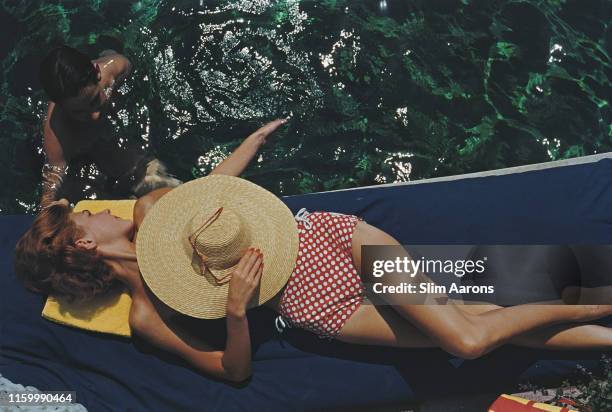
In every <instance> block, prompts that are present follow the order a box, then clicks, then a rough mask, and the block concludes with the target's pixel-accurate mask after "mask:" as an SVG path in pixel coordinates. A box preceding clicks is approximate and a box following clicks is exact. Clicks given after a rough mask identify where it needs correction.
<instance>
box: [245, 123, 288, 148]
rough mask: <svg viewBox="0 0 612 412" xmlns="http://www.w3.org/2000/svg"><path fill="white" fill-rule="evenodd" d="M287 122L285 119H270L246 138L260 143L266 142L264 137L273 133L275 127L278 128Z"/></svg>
mask: <svg viewBox="0 0 612 412" xmlns="http://www.w3.org/2000/svg"><path fill="white" fill-rule="evenodd" d="M285 123H287V119H276V120H272V121H271V122H269V123H266V124H265V125H263V126H262V127H260V128H259V129H257V130H256V131H255V132H254V133H253V134H251V135H250V136H249V137H248V138H247V139H254V140H256V141H257V143H259V144H260V145H262V144H265V143H266V138H267V137H268V136H269V135H271V134H272V133H274V131H275V130H276V129H278V128H279V127H280V126H281V125H283V124H285Z"/></svg>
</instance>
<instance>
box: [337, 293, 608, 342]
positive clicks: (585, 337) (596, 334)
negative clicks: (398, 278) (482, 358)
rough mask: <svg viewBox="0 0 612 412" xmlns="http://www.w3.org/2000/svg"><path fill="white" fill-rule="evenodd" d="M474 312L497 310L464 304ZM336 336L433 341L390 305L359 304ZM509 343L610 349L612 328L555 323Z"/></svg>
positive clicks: (344, 339)
mask: <svg viewBox="0 0 612 412" xmlns="http://www.w3.org/2000/svg"><path fill="white" fill-rule="evenodd" d="M463 308H464V309H465V310H466V311H468V312H470V313H472V314H473V315H478V314H480V313H484V312H488V311H491V310H495V309H499V306H496V305H465V306H464V307H463ZM336 339H338V340H340V341H342V342H346V343H355V344H361V345H381V346H393V347H401V348H432V347H436V346H437V345H436V344H435V342H434V341H433V340H432V339H431V338H429V337H428V336H427V335H425V334H424V333H423V332H421V331H420V330H419V329H417V328H416V327H415V326H414V325H413V324H411V323H410V321H408V320H406V319H405V318H403V317H402V316H401V315H400V314H399V313H397V312H396V311H395V310H393V309H392V308H391V307H389V306H374V305H369V304H362V305H361V306H360V307H359V309H357V310H356V311H355V313H353V315H351V317H350V318H349V320H348V321H347V322H346V323H345V325H344V327H343V328H342V329H341V330H340V333H339V334H338V336H337V337H336ZM508 343H511V344H514V345H518V346H526V347H532V348H544V349H552V350H575V349H610V348H612V328H607V327H604V326H598V325H556V326H549V327H544V328H540V329H536V330H533V331H530V332H526V333H524V334H522V335H519V336H516V337H514V338H512V339H510V340H509V342H508Z"/></svg>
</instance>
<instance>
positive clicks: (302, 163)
mask: <svg viewBox="0 0 612 412" xmlns="http://www.w3.org/2000/svg"><path fill="white" fill-rule="evenodd" d="M611 20H612V2H610V1H604V0H573V1H570V0H531V1H509V0H487V1H484V0H480V1H474V0H456V1H451V0H447V1H442V0H438V1H409V0H403V1H400V0H386V1H384V0H383V1H379V0H375V1H369V0H368V1H340V0H326V1H278V2H275V1H264V0H259V1H233V2H225V1H219V2H211V1H202V2H200V1H153V0H144V1H138V2H135V1H123V0H121V1H118V0H90V1H76V0H73V1H55V2H52V1H45V2H43V1H4V2H2V6H0V34H1V38H0V58H1V62H2V70H1V72H2V91H1V95H0V104H1V108H0V126H1V127H0V147H1V150H0V162H1V164H2V165H4V171H3V175H2V188H1V190H2V192H1V198H0V213H23V212H26V211H32V210H33V208H34V205H35V203H36V201H37V199H38V190H39V189H38V185H39V181H40V168H41V166H42V157H41V155H40V145H41V141H40V135H41V131H40V123H41V121H42V117H43V113H44V111H45V109H46V101H45V99H44V95H43V93H42V92H41V91H40V89H39V85H38V82H37V80H36V75H37V70H38V62H39V61H40V59H41V58H42V57H43V56H44V54H45V53H46V52H47V51H48V50H49V49H50V48H51V47H52V46H53V45H55V44H58V43H62V42H63V43H66V44H69V45H71V46H73V47H77V48H80V49H81V50H83V51H86V52H87V53H88V54H90V55H91V56H92V58H93V57H95V56H96V55H97V53H99V52H100V51H101V50H104V49H106V48H114V49H117V50H119V51H122V52H123V53H124V54H125V55H126V56H128V57H129V58H130V59H131V60H132V62H133V64H134V73H133V75H132V76H131V77H130V79H129V80H128V81H127V83H126V84H125V86H124V87H123V88H122V89H121V90H120V95H119V96H118V99H117V101H116V107H117V112H116V113H115V114H114V115H113V116H114V118H113V120H114V122H115V131H116V134H117V136H116V138H117V141H118V144H135V145H145V146H148V147H149V149H150V150H151V151H153V152H155V153H156V154H157V156H158V157H160V158H161V159H162V160H164V161H166V163H167V164H168V165H169V168H170V171H171V172H172V173H174V174H176V175H177V176H178V177H179V178H181V179H183V180H188V179H192V178H194V177H199V176H202V175H205V174H206V173H208V172H209V171H210V170H211V169H212V167H213V166H214V164H215V163H216V162H218V161H219V160H220V159H222V158H223V157H224V156H226V155H227V153H229V151H231V150H232V149H233V148H234V147H235V146H236V145H237V144H238V143H239V142H240V141H241V139H242V138H243V137H245V136H246V135H247V134H249V133H250V132H251V131H253V130H255V129H256V128H257V127H258V126H259V125H260V124H262V123H263V122H265V121H267V120H271V119H273V118H275V117H278V116H286V115H289V116H290V117H291V120H290V122H289V123H288V126H286V127H285V128H284V129H283V130H282V131H281V132H280V133H277V134H276V135H274V136H273V137H272V138H271V139H269V141H268V144H267V145H266V147H265V149H264V150H263V151H262V152H261V156H260V157H259V159H258V161H257V160H256V161H255V162H254V164H253V166H252V167H251V168H249V170H248V172H247V173H246V176H247V177H248V178H250V179H252V180H254V181H255V182H257V183H259V184H261V185H263V186H264V187H266V188H268V189H270V190H272V191H273V192H275V193H277V194H279V195H280V194H297V193H307V192H312V191H321V190H331V189H339V188H347V187H355V186H361V185H369V184H376V183H385V182H386V183H389V182H398V181H406V180H410V179H412V180H415V179H421V178H427V177H435V176H444V175H451V174H457V173H466V172H473V171H481V170H487V169H494V168H500V167H506V166H515V165H521V164H527V163H534V162H543V161H549V160H555V159H562V158H569V157H575V156H581V155H587V154H593V153H601V152H605V151H610V150H612V115H611V113H612V109H611V108H610V102H611V101H612V96H611V90H612V88H611V80H612V60H611V58H610V56H611V55H612V52H611V48H612V31H611V28H610V21H611ZM126 142H127V143H126ZM83 176H85V179H88V181H90V182H91V184H90V185H89V186H90V187H89V188H88V189H87V190H86V191H85V193H84V195H83V196H84V197H94V196H97V195H99V192H98V189H99V187H100V185H101V183H100V180H101V179H102V178H100V177H99V176H97V175H96V170H95V167H88V168H85V169H84V170H83Z"/></svg>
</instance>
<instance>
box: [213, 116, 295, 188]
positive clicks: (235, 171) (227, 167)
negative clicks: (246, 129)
mask: <svg viewBox="0 0 612 412" xmlns="http://www.w3.org/2000/svg"><path fill="white" fill-rule="evenodd" d="M286 122H287V120H286V119H276V120H274V121H271V122H270V123H267V124H266V125H264V126H263V127H261V128H259V129H257V130H256V131H255V133H252V134H250V135H249V136H248V137H247V138H246V139H244V141H243V142H242V144H241V145H240V146H238V148H237V149H236V150H234V151H233V152H232V154H230V155H229V156H228V157H227V158H226V159H224V160H223V161H222V162H221V163H219V165H217V167H215V168H214V169H213V171H212V172H210V174H211V175H212V174H220V175H229V176H240V175H241V174H242V172H244V169H246V167H247V166H248V165H249V163H250V162H251V160H253V157H254V156H255V154H256V153H257V151H258V150H259V148H260V147H261V146H262V145H263V144H265V143H266V138H267V137H268V136H269V135H270V134H272V132H274V131H275V130H276V129H278V127H279V126H280V125H282V124H284V123H286Z"/></svg>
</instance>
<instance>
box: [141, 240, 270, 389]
mask: <svg viewBox="0 0 612 412" xmlns="http://www.w3.org/2000/svg"><path fill="white" fill-rule="evenodd" d="M262 271H263V264H262V255H261V254H260V253H257V252H256V251H253V250H249V251H247V252H246V253H245V254H244V256H243V257H242V259H241V260H240V263H239V265H238V268H237V269H236V271H234V273H233V274H232V279H231V280H230V288H229V296H228V302H227V317H226V320H227V342H226V346H225V350H224V351H221V350H214V349H213V348H212V347H210V346H209V345H207V344H206V343H204V342H202V341H201V340H199V339H196V338H195V337H194V336H193V335H191V334H190V333H189V332H187V331H186V330H184V329H183V328H180V327H179V326H177V325H176V324H174V323H173V322H171V321H170V319H169V316H168V315H167V314H164V312H163V311H160V310H159V309H158V308H157V307H161V305H158V306H157V307H156V306H155V305H154V304H153V303H152V302H155V301H156V300H157V298H156V297H155V296H153V295H152V294H151V292H148V295H149V298H144V297H143V296H140V297H139V296H133V303H132V309H131V310H130V327H131V328H132V330H133V331H134V333H136V334H138V335H140V336H142V337H143V338H145V339H146V340H147V341H149V342H151V343H152V344H153V345H155V346H158V347H160V348H162V349H165V350H167V351H169V352H172V353H174V354H176V355H178V356H180V357H181V358H183V359H185V360H186V361H187V362H189V363H190V364H191V365H192V366H193V367H194V368H196V369H198V370H199V371H201V372H203V373H207V374H210V375H213V376H215V377H217V378H221V379H225V380H229V381H232V382H242V381H244V380H246V379H247V378H248V377H249V376H250V375H251V338H250V334H249V325H248V320H247V317H246V307H247V304H248V302H249V301H250V299H251V298H252V296H253V293H254V291H255V289H256V287H257V286H258V285H259V282H260V280H261V275H262ZM160 313H161V314H160Z"/></svg>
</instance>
